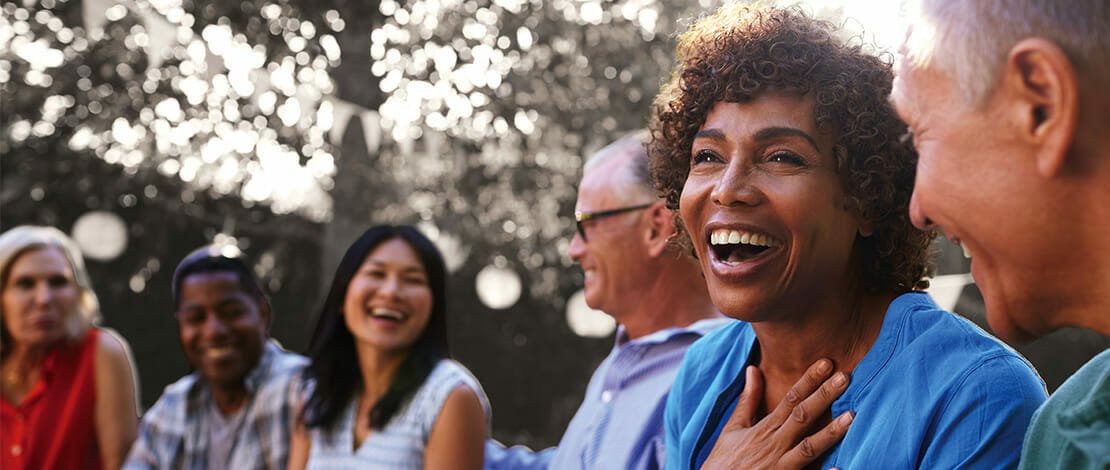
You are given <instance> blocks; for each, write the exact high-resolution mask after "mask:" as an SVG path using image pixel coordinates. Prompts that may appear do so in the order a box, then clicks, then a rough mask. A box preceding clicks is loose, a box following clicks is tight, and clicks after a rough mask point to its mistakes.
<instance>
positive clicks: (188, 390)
mask: <svg viewBox="0 0 1110 470" xmlns="http://www.w3.org/2000/svg"><path fill="white" fill-rule="evenodd" d="M307 363H308V361H307V360H306V359H305V358H304V357H302V356H300V355H298V354H293V353H290V352H287V351H285V350H284V349H282V348H281V347H279V346H278V345H277V344H276V343H274V342H273V341H270V342H269V343H267V344H266V349H265V352H264V353H263V354H262V359H261V360H260V361H259V364H258V367H256V368H255V369H254V370H252V371H251V372H250V374H247V377H246V386H247V391H248V393H249V394H250V397H249V398H248V399H247V403H246V404H245V405H244V406H245V413H246V414H245V415H244V416H243V422H242V425H241V426H240V428H239V431H238V432H237V433H236V437H235V441H236V442H235V443H234V449H233V450H232V452H231V460H230V461H229V462H228V468H234V469H244V470H249V469H284V468H285V464H286V460H288V457H289V439H290V431H291V430H292V427H293V414H294V413H295V409H294V407H295V406H296V405H295V403H297V399H298V397H299V393H300V386H299V382H300V376H301V374H300V372H301V370H302V369H303V368H304V366H305V365H306V364H307ZM211 402H212V394H211V393H209V391H208V387H207V386H206V383H205V381H204V379H203V378H202V377H201V376H200V375H199V373H197V372H194V373H192V374H189V375H187V376H185V377H182V378H181V380H178V381H177V382H174V383H173V384H170V386H168V387H166V390H165V392H163V393H162V396H161V398H159V399H158V402H157V403H155V404H154V406H153V407H151V408H150V410H147V412H146V414H145V415H143V421H142V424H141V425H140V426H139V437H138V439H137V440H136V441H135V444H134V446H132V447H131V453H130V454H128V456H127V461H126V462H125V463H124V464H123V468H124V469H125V470H141V469H155V468H157V469H186V470H194V469H204V468H205V467H207V463H208V426H209V423H208V420H209V418H208V413H207V410H208V407H209V406H212V405H211Z"/></svg>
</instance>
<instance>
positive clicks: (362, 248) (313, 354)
mask: <svg viewBox="0 0 1110 470" xmlns="http://www.w3.org/2000/svg"><path fill="white" fill-rule="evenodd" d="M393 239H401V240H404V241H405V242H406V243H408V244H409V246H411V247H412V249H413V251H415V252H416V254H417V256H418V257H419V258H420V262H421V264H423V265H424V272H425V273H426V275H427V278H428V287H429V288H430V289H431V291H432V313H431V317H430V318H429V319H428V325H427V326H426V327H425V328H424V331H423V332H422V333H421V334H420V336H419V337H418V338H417V339H416V343H414V344H413V345H412V349H411V350H410V351H409V354H408V355H407V356H406V357H405V359H404V361H403V362H402V363H401V366H400V367H399V368H398V369H397V372H396V373H395V375H394V376H393V378H392V380H391V381H390V383H389V389H388V390H386V392H385V395H383V396H382V398H381V399H379V400H378V402H377V403H374V406H373V408H371V409H370V427H371V428H373V429H379V430H380V429H382V428H384V427H385V425H386V424H388V423H389V421H390V420H391V419H392V418H393V416H394V415H396V414H397V411H398V410H400V408H401V406H402V405H404V403H405V402H406V401H407V400H408V399H409V398H411V397H412V395H413V394H415V393H416V391H417V390H418V389H419V388H420V386H421V385H423V384H424V381H425V380H426V379H427V378H428V375H429V374H431V373H432V369H434V368H435V366H436V363H438V362H439V360H440V359H443V358H446V357H449V356H448V351H447V309H446V305H445V302H446V301H447V272H446V271H447V269H446V267H445V265H444V262H443V255H442V254H440V252H439V250H438V249H437V248H436V247H435V245H434V244H433V243H432V241H431V240H428V238H427V237H425V236H424V235H423V234H421V233H420V232H419V231H417V230H416V229H415V228H413V227H410V226H407V225H400V226H391V225H379V226H375V227H371V228H370V229H369V230H367V231H366V232H364V233H363V234H362V236H360V237H358V240H355V242H354V243H353V244H351V247H350V248H348V249H347V253H346V254H344V255H343V259H342V260H341V261H340V262H339V267H338V268H336V270H335V277H334V278H333V279H332V282H331V288H330V289H329V290H328V297H327V299H326V300H324V307H323V308H322V309H321V310H320V316H319V318H318V319H317V320H316V331H315V332H314V333H313V334H312V341H311V343H310V344H309V352H308V356H309V358H310V359H311V360H312V363H311V364H309V366H308V369H307V372H306V376H307V378H308V379H310V380H313V381H315V386H314V387H313V388H312V392H311V395H309V397H308V400H306V401H305V407H304V412H303V414H302V418H303V419H304V422H305V425H306V426H307V427H310V428H323V429H324V430H325V431H326V432H328V433H329V434H330V433H331V431H333V430H334V429H333V428H334V426H335V425H336V423H337V421H338V419H339V415H340V413H342V412H343V409H344V408H345V407H346V406H347V404H348V403H350V401H351V400H352V399H354V398H355V392H356V391H357V390H359V388H360V387H361V386H362V381H361V379H362V371H361V370H360V369H359V365H358V356H357V353H356V352H355V339H354V336H352V335H351V331H350V330H348V329H347V324H346V322H345V321H344V318H343V311H342V308H343V302H344V300H345V299H346V297H347V287H348V286H349V285H350V283H351V279H352V278H354V276H355V274H356V273H358V270H359V268H360V267H361V266H362V263H363V262H364V261H365V260H366V257H367V256H369V255H370V252H371V251H373V250H374V248H377V247H378V245H381V244H382V243H383V242H385V241H388V240H393Z"/></svg>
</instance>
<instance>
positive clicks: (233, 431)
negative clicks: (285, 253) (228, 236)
mask: <svg viewBox="0 0 1110 470" xmlns="http://www.w3.org/2000/svg"><path fill="white" fill-rule="evenodd" d="M172 289H173V291H172V292H173V299H174V302H175V303H176V313H175V315H174V316H175V318H176V321H177V327H178V333H179V335H180V340H181V348H182V349H183V350H184V352H185V357H186V358H187V359H188V360H189V364H190V365H191V366H192V367H193V369H195V370H196V372H193V373H192V374H189V375H187V376H185V377H183V378H181V379H180V380H178V381H177V382H175V383H173V384H171V385H170V386H168V387H166V390H165V392H163V393H162V396H161V397H160V398H159V399H158V402H157V403H155V404H154V406H153V407H151V409H150V410H148V411H147V412H146V414H145V415H144V416H143V420H142V424H141V425H140V427H139V438H138V440H136V441H135V444H134V446H132V448H131V454H130V455H129V456H128V458H127V462H126V463H125V464H124V465H123V468H124V469H126V470H139V469H154V468H175V469H177V468H181V469H202V468H207V469H225V468H226V469H252V468H270V469H282V468H285V465H286V460H288V458H289V439H290V437H291V434H290V430H291V429H292V425H293V414H294V413H295V410H294V407H295V403H297V401H298V392H299V390H300V389H299V386H298V380H299V377H300V372H301V370H302V369H303V367H304V366H305V365H306V364H307V363H308V360H307V359H305V358H304V357H302V356H299V355H297V354H293V353H290V352H287V351H285V350H284V349H282V348H281V347H280V346H278V345H277V344H276V343H275V342H274V341H272V340H270V339H269V333H268V330H269V326H270V303H269V302H268V301H267V300H266V296H265V295H264V294H263V293H262V289H261V288H259V286H258V282H257V281H256V280H255V278H254V275H253V274H252V273H251V270H250V269H249V268H248V267H247V265H246V264H245V263H243V261H242V260H241V259H240V258H238V257H229V256H225V255H224V254H223V253H222V251H221V249H220V248H219V247H215V246H207V247H204V248H201V249H198V250H196V251H194V252H193V253H191V254H189V255H188V256H186V257H185V259H183V260H182V261H181V263H180V264H178V266H177V269H175V270H174V273H173V285H172Z"/></svg>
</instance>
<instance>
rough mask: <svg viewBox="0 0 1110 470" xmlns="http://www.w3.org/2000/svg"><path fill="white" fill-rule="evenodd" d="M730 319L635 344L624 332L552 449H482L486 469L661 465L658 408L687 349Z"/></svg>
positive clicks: (714, 320) (491, 443)
mask: <svg viewBox="0 0 1110 470" xmlns="http://www.w3.org/2000/svg"><path fill="white" fill-rule="evenodd" d="M732 322H734V320H730V319H726V318H710V319H705V320H701V321H698V322H695V323H693V324H691V325H689V326H687V327H685V328H666V329H663V330H659V331H656V332H654V333H651V334H649V335H645V336H643V337H640V338H636V339H634V340H629V339H628V334H627V333H626V332H625V331H624V328H623V327H622V328H619V329H618V330H617V338H616V344H615V345H614V346H613V349H612V350H611V351H610V352H609V356H608V357H606V358H605V360H604V361H602V363H601V365H600V366H598V368H597V370H596V371H594V374H593V377H591V378H590V384H589V386H588V387H587V388H586V396H585V398H584V399H583V400H582V405H581V406H580V407H579V408H578V411H577V412H576V413H575V415H574V418H573V419H572V420H571V422H570V425H569V426H568V427H567V430H566V432H565V433H564V434H563V438H562V440H561V441H559V445H558V447H556V448H552V449H547V450H544V451H542V452H538V453H533V452H532V451H530V450H528V449H526V448H523V447H513V448H510V449H506V448H504V447H503V446H501V445H500V444H498V443H496V442H495V441H489V442H487V445H486V465H485V468H487V469H522V468H533V469H535V468H553V469H559V470H563V469H578V468H583V469H585V468H596V469H610V468H613V469H617V468H619V469H652V468H660V467H662V463H663V452H664V445H663V406H664V404H665V403H666V400H667V393H668V392H669V390H670V388H671V383H672V382H673V381H674V376H675V373H676V372H677V371H678V366H679V364H681V362H682V357H683V355H684V354H685V353H686V349H687V348H688V347H689V346H690V344H692V343H693V342H694V341H695V340H697V339H698V338H701V337H702V336H703V335H705V334H707V333H709V332H710V331H713V330H715V329H717V328H719V327H721V326H724V325H725V324H728V323H732Z"/></svg>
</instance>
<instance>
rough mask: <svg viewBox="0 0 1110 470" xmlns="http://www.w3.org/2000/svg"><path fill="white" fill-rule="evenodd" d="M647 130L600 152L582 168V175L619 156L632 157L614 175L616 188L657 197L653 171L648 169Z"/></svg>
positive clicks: (628, 135) (621, 139)
mask: <svg viewBox="0 0 1110 470" xmlns="http://www.w3.org/2000/svg"><path fill="white" fill-rule="evenodd" d="M649 137H650V136H649V134H648V132H647V130H644V129H640V130H637V131H633V132H631V133H629V134H627V135H625V136H624V137H621V138H619V139H617V140H616V141H614V142H613V143H611V144H609V145H606V146H605V147H604V148H602V149H601V150H598V151H597V153H595V154H594V155H593V156H592V157H590V159H589V160H586V165H585V166H584V167H583V168H582V173H583V174H586V173H589V172H590V170H592V169H593V168H594V167H596V166H598V165H599V164H600V163H601V162H603V161H605V160H608V159H610V158H612V157H614V156H618V155H631V156H632V158H631V160H629V161H628V163H627V165H626V166H625V168H623V169H622V171H620V172H618V173H617V174H614V175H612V178H613V183H614V186H619V187H620V189H626V190H628V191H636V192H642V193H644V194H645V195H647V196H649V197H655V188H654V187H653V186H652V183H651V171H650V168H649V167H648V154H647V149H646V148H644V145H645V144H646V143H647V140H648V138H649Z"/></svg>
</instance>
